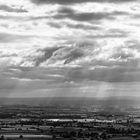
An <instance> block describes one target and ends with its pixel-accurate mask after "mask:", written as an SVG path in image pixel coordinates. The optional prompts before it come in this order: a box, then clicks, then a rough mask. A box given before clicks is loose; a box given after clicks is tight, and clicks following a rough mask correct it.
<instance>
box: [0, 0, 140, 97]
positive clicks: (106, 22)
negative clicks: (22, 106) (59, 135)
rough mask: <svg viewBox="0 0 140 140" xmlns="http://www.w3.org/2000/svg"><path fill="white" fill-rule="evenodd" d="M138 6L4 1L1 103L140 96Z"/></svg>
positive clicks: (97, 0)
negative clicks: (16, 99) (5, 99)
mask: <svg viewBox="0 0 140 140" xmlns="http://www.w3.org/2000/svg"><path fill="white" fill-rule="evenodd" d="M139 87H140V2H139V1H138V0H0V97H112V96H118V97H122V96H134V97H137V96H140V94H139V93H140V88H139Z"/></svg>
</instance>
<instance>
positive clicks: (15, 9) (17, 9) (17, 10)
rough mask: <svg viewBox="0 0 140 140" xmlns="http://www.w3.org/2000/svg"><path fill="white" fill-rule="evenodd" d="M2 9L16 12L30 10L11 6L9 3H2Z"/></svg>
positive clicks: (0, 8) (0, 7) (0, 6)
mask: <svg viewBox="0 0 140 140" xmlns="http://www.w3.org/2000/svg"><path fill="white" fill-rule="evenodd" d="M0 10H2V11H6V12H16V13H25V12H28V11H27V10H25V9H22V8H14V7H9V6H7V5H0Z"/></svg>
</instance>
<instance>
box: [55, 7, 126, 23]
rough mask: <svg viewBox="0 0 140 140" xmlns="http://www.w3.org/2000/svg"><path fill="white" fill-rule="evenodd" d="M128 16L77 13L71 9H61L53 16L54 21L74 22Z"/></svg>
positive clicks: (123, 13)
mask: <svg viewBox="0 0 140 140" xmlns="http://www.w3.org/2000/svg"><path fill="white" fill-rule="evenodd" d="M123 15H128V13H127V12H122V11H114V12H110V13H109V12H78V11H76V10H74V9H72V8H68V7H61V8H60V9H59V10H58V11H57V14H56V15H54V16H53V18H54V19H65V18H68V19H72V20H75V21H91V20H102V19H114V18H115V17H116V16H123Z"/></svg>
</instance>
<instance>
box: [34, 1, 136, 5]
mask: <svg viewBox="0 0 140 140" xmlns="http://www.w3.org/2000/svg"><path fill="white" fill-rule="evenodd" d="M31 1H32V2H33V3H35V4H62V5H71V4H77V3H86V2H99V3H103V2H112V3H123V2H132V1H136V0H31Z"/></svg>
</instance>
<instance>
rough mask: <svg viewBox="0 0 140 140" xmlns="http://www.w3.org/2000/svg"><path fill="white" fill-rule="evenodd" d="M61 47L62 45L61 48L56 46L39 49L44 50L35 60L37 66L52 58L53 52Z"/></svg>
mask: <svg viewBox="0 0 140 140" xmlns="http://www.w3.org/2000/svg"><path fill="white" fill-rule="evenodd" d="M60 48H61V47H59V48H58V47H56V48H46V49H44V50H39V51H41V52H43V55H42V56H40V57H38V58H36V59H35V60H34V61H35V66H39V65H40V64H41V63H43V62H44V61H46V60H48V59H50V58H51V57H52V55H53V53H54V52H55V51H57V50H58V49H60Z"/></svg>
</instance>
